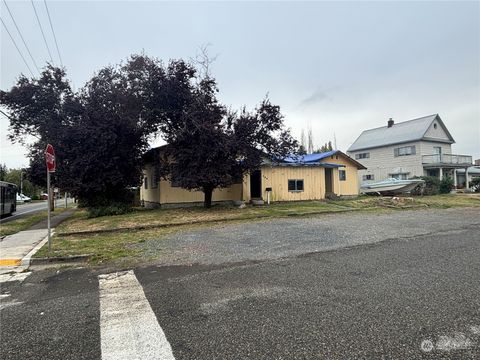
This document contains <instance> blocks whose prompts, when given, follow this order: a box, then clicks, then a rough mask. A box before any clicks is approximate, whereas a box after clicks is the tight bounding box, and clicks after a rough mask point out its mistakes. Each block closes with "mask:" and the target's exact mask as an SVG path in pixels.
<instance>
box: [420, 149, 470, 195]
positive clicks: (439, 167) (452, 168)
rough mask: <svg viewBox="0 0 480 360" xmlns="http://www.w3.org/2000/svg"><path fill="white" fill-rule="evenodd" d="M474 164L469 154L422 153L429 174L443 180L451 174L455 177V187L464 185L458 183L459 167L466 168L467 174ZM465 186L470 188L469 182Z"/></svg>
mask: <svg viewBox="0 0 480 360" xmlns="http://www.w3.org/2000/svg"><path fill="white" fill-rule="evenodd" d="M472 164H473V163H472V157H471V156H469V155H457V154H434V155H422V165H423V169H424V171H425V173H426V175H427V176H435V177H438V178H439V179H440V180H442V179H443V178H444V176H449V177H451V178H452V179H453V182H454V185H455V187H457V186H458V185H462V184H458V180H457V169H465V174H466V175H468V168H469V167H470V166H472ZM465 188H467V189H468V182H466V183H465Z"/></svg>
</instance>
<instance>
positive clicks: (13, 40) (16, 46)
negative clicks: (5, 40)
mask: <svg viewBox="0 0 480 360" xmlns="http://www.w3.org/2000/svg"><path fill="white" fill-rule="evenodd" d="M0 20H1V21H2V24H3V26H4V27H5V30H7V34H8V36H10V39H12V42H13V45H15V48H16V49H17V51H18V54H19V55H20V57H21V58H22V60H23V62H24V63H25V65H26V66H27V68H28V71H30V74H32V77H35V75H33V72H32V69H30V66H29V65H28V63H27V60H25V57H24V56H23V54H22V52H21V51H20V49H19V48H18V45H17V43H16V42H15V39H14V38H13V36H12V34H10V31H8V28H7V25H6V24H5V22H4V21H3V19H2V18H0Z"/></svg>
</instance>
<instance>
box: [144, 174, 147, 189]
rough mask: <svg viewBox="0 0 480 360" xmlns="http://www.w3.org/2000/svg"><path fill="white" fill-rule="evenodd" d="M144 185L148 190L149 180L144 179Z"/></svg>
mask: <svg viewBox="0 0 480 360" xmlns="http://www.w3.org/2000/svg"><path fill="white" fill-rule="evenodd" d="M143 184H144V186H145V189H148V178H147V177H145V179H143Z"/></svg>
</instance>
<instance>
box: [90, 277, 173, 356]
mask: <svg viewBox="0 0 480 360" xmlns="http://www.w3.org/2000/svg"><path fill="white" fill-rule="evenodd" d="M99 289H100V338H101V350H102V360H122V359H125V360H127V359H128V360H134V359H142V360H148V359H155V360H174V359H175V358H174V356H173V352H172V348H171V346H170V343H169V342H168V340H167V338H166V336H165V333H164V332H163V330H162V328H161V327H160V325H159V324H158V321H157V319H156V317H155V314H154V312H153V310H152V308H151V307H150V304H149V303H148V300H147V298H146V297H145V293H144V292H143V288H142V286H141V285H140V283H139V282H138V280H137V278H136V276H135V274H134V272H133V270H129V271H122V272H116V273H111V274H105V275H100V276H99Z"/></svg>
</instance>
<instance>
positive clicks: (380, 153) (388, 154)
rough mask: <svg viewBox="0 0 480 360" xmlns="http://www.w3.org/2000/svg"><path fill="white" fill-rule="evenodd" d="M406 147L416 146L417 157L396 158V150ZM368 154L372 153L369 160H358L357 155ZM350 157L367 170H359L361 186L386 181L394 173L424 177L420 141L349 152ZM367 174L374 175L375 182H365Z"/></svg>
mask: <svg viewBox="0 0 480 360" xmlns="http://www.w3.org/2000/svg"><path fill="white" fill-rule="evenodd" d="M404 146H415V152H416V153H415V155H406V156H397V157H395V155H394V149H396V148H398V147H404ZM432 151H433V148H432ZM366 152H368V153H370V157H369V158H368V159H356V157H355V155H356V154H360V153H366ZM348 155H350V156H351V157H352V158H354V159H355V160H357V161H358V162H360V163H361V164H362V165H364V166H365V167H366V168H367V170H358V182H359V184H362V183H364V182H372V181H381V180H385V179H387V178H389V177H391V175H390V174H393V173H408V177H412V176H423V166H422V144H421V142H420V141H417V142H409V143H404V144H397V145H389V146H383V147H379V148H374V149H366V150H358V151H353V152H349V153H348ZM367 174H373V175H374V180H372V181H364V180H363V175H367Z"/></svg>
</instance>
